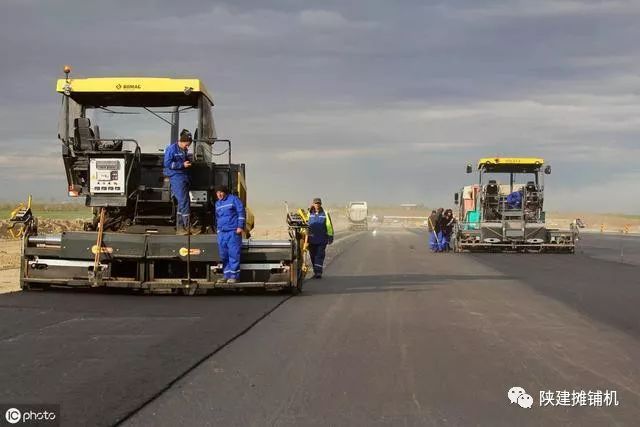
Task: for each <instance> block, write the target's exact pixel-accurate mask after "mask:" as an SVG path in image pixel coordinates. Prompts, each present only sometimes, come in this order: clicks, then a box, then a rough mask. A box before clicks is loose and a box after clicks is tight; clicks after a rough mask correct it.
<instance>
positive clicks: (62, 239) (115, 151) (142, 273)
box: [20, 67, 306, 295]
mask: <svg viewBox="0 0 640 427" xmlns="http://www.w3.org/2000/svg"><path fill="white" fill-rule="evenodd" d="M69 72H70V68H67V67H65V74H66V77H65V78H63V79H60V80H58V82H57V91H58V92H59V93H60V95H61V114H60V127H59V132H58V138H59V140H60V142H61V143H62V144H61V145H62V146H61V151H62V159H63V163H64V168H65V172H66V177H67V182H68V194H69V196H70V197H84V199H85V204H86V206H87V207H88V208H90V209H92V210H93V220H92V221H89V222H87V223H85V225H84V230H83V231H69V232H63V233H60V234H53V235H51V234H40V233H38V230H37V223H36V222H35V219H34V220H33V221H31V222H30V221H26V222H25V223H24V224H22V226H21V227H22V229H23V230H24V232H23V251H22V252H23V255H22V266H21V276H20V283H21V287H22V289H24V290H30V289H34V288H48V287H50V286H52V285H53V286H66V287H118V288H135V289H142V290H148V291H171V292H176V293H183V294H188V295H192V294H195V293H206V291H208V290H211V289H218V288H262V289H285V290H290V291H292V292H294V293H296V292H299V291H300V290H301V287H302V281H303V279H304V275H305V274H304V261H303V259H304V257H303V251H304V240H305V239H304V237H305V231H306V223H305V221H303V220H301V219H300V218H292V217H291V216H289V217H288V222H289V236H290V238H289V239H288V240H255V239H252V238H251V231H252V228H253V223H254V221H253V215H252V214H251V212H250V210H249V209H248V207H247V213H248V215H247V217H248V218H247V226H246V228H245V230H244V234H243V247H242V258H241V274H240V281H239V282H238V283H233V284H225V283H222V282H223V280H220V279H222V265H221V262H220V259H219V256H218V247H217V240H216V235H215V233H216V230H215V225H214V207H213V202H214V201H215V191H214V188H215V186H217V185H226V186H228V187H229V188H230V189H231V191H232V193H234V194H236V195H237V196H238V197H239V198H240V199H241V200H242V202H243V204H244V205H245V207H246V206H247V186H246V182H245V165H244V164H242V163H232V159H231V148H232V144H231V141H230V140H228V139H220V138H218V137H217V135H216V130H215V126H214V121H213V114H212V109H213V98H212V96H211V95H210V94H209V92H208V91H207V90H206V89H205V87H204V85H203V84H202V82H201V81H200V80H198V79H174V78H149V77H110V78H81V79H80V78H78V79H76V78H70V76H69ZM180 128H187V129H191V131H192V133H193V135H194V138H193V144H192V145H191V148H190V156H191V158H192V159H193V161H192V167H191V173H190V175H191V177H190V179H191V185H190V194H189V197H190V201H191V228H190V231H189V233H187V235H176V222H177V221H176V213H177V212H176V200H175V199H174V198H173V197H172V193H171V189H170V181H169V179H167V178H166V177H165V176H164V175H163V156H164V154H163V149H164V148H165V147H166V146H167V145H168V144H169V143H171V142H175V141H176V140H177V139H178V133H179V129H180Z"/></svg>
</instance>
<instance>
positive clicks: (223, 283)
mask: <svg viewBox="0 0 640 427" xmlns="http://www.w3.org/2000/svg"><path fill="white" fill-rule="evenodd" d="M227 280H229V279H227V278H226V277H224V278H222V279H218V280H216V285H226V284H227Z"/></svg>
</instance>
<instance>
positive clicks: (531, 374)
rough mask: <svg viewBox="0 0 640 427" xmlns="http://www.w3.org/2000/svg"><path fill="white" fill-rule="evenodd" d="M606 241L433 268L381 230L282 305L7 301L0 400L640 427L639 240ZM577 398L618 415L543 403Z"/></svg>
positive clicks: (410, 242)
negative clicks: (521, 399)
mask: <svg viewBox="0 0 640 427" xmlns="http://www.w3.org/2000/svg"><path fill="white" fill-rule="evenodd" d="M608 239H609V237H608V236H607V237H606V238H605V237H604V236H597V235H594V236H586V235H585V236H583V239H582V241H581V244H582V246H581V249H580V250H579V251H578V253H577V254H576V255H536V254H529V255H518V254H431V253H429V252H428V251H427V249H426V247H425V241H426V236H425V235H424V234H421V233H414V232H410V231H407V230H402V229H397V230H384V229H381V230H379V231H378V233H377V234H376V235H375V236H374V235H373V234H372V233H365V234H362V235H360V236H356V237H354V238H351V239H349V240H348V241H343V242H340V243H339V244H337V245H335V247H334V248H332V252H334V255H335V252H336V250H338V252H341V253H340V254H339V256H337V257H334V258H333V261H332V262H331V263H330V265H329V266H328V268H327V271H326V275H325V277H324V278H323V279H322V280H319V281H311V282H308V284H307V285H306V287H305V291H304V292H303V294H302V295H301V296H299V297H295V298H290V299H287V296H285V295H271V294H270V295H227V296H209V297H193V298H186V297H169V296H166V297H164V296H136V295H123V294H115V295H114V294H108V295H105V294H95V293H77V292H74V293H70V292H50V293H36V292H34V293H14V294H7V295H1V296H0V354H1V355H2V357H1V358H0V368H1V369H0V402H2V403H60V404H61V405H62V416H63V418H62V421H63V423H62V424H63V425H112V424H115V423H118V422H124V424H125V425H153V426H156V425H167V426H173V425H194V426H195V425H224V426H228V425H349V426H352V425H363V426H365V425H366V426H370V425H490V426H501V425H505V426H507V425H508V426H513V425H616V424H617V425H637V420H638V419H640V366H639V365H638V363H637V361H638V360H640V309H639V307H640V279H639V277H638V271H639V266H638V264H636V262H635V261H634V259H635V258H634V256H637V254H638V253H640V239H636V238H631V237H627V238H624V239H627V240H624V241H622V244H623V245H624V249H623V254H624V255H625V256H624V257H623V258H619V257H617V255H618V252H617V249H619V247H620V246H619V245H620V244H621V241H619V240H616V239H621V238H616V237H613V238H612V239H611V240H608ZM634 254H636V255H634ZM512 386H521V387H523V388H524V389H525V390H527V392H528V393H529V394H531V395H532V396H533V401H534V402H533V405H534V406H533V407H532V408H531V409H523V408H521V407H519V406H518V405H517V404H510V403H509V401H508V399H507V391H508V389H509V388H510V387H512ZM582 389H584V390H587V391H588V390H603V391H604V390H616V391H617V398H618V401H619V405H618V406H611V407H602V408H594V407H540V406H539V392H540V391H544V390H551V391H556V390H568V391H572V390H582Z"/></svg>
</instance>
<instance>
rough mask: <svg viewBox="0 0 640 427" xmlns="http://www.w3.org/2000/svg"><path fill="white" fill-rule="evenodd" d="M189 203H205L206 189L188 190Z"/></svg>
mask: <svg viewBox="0 0 640 427" xmlns="http://www.w3.org/2000/svg"><path fill="white" fill-rule="evenodd" d="M189 199H190V200H191V203H207V192H206V191H189Z"/></svg>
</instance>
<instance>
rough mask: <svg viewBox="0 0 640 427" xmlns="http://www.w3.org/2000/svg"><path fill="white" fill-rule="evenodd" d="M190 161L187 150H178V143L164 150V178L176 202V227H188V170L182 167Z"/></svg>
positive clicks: (189, 211) (189, 209) (189, 181)
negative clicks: (166, 178)
mask: <svg viewBox="0 0 640 427" xmlns="http://www.w3.org/2000/svg"><path fill="white" fill-rule="evenodd" d="M187 160H189V161H190V160H191V156H190V155H189V153H188V150H183V149H182V148H180V146H179V145H178V143H173V144H170V145H169V146H168V147H167V148H166V150H164V162H163V166H164V170H163V173H164V175H165V176H168V177H169V182H170V183H171V194H173V197H175V198H176V200H178V226H180V225H182V226H184V227H188V226H189V215H190V214H191V203H190V200H189V187H190V184H191V180H190V178H189V169H187V168H185V167H184V162H186V161H187Z"/></svg>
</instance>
